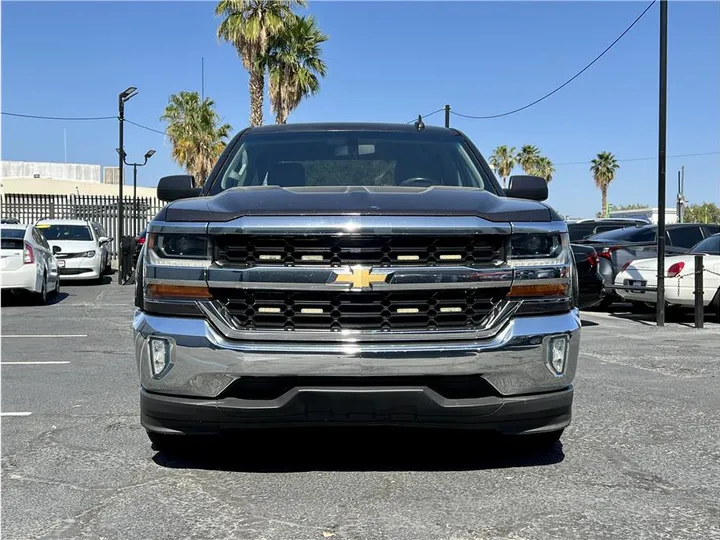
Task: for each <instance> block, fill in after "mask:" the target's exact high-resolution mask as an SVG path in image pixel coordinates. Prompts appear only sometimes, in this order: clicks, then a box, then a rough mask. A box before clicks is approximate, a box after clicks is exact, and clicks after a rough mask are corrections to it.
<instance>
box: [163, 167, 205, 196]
mask: <svg viewBox="0 0 720 540" xmlns="http://www.w3.org/2000/svg"><path fill="white" fill-rule="evenodd" d="M201 192H202V188H196V187H195V178H194V177H193V176H190V175H189V174H177V175H174V176H165V177H163V178H161V179H160V182H158V186H157V198H158V199H160V200H161V201H164V202H171V201H177V200H178V199H189V198H191V197H197V196H198V195H200V193H201Z"/></svg>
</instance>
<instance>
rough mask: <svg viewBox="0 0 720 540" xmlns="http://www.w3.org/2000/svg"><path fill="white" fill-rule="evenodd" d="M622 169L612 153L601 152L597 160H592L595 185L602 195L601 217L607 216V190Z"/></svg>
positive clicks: (591, 169)
mask: <svg viewBox="0 0 720 540" xmlns="http://www.w3.org/2000/svg"><path fill="white" fill-rule="evenodd" d="M619 168H620V165H618V162H617V160H616V159H615V156H614V155H613V154H611V153H610V152H600V153H599V154H598V155H597V157H596V158H595V159H593V160H592V166H591V167H590V171H592V173H593V178H594V179H595V185H596V186H597V187H598V188H599V189H600V193H602V210H601V215H603V216H604V215H605V212H606V209H607V190H608V186H610V182H612V181H613V179H614V178H615V172H616V171H617V170H618V169H619Z"/></svg>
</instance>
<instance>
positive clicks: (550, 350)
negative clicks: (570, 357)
mask: <svg viewBox="0 0 720 540" xmlns="http://www.w3.org/2000/svg"><path fill="white" fill-rule="evenodd" d="M567 349H568V338H567V336H555V337H551V338H550V339H549V340H548V343H547V355H548V359H547V363H548V367H549V368H550V371H552V372H553V373H554V374H555V375H563V374H564V373H565V365H566V364H567Z"/></svg>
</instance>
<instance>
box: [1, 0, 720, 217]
mask: <svg viewBox="0 0 720 540" xmlns="http://www.w3.org/2000/svg"><path fill="white" fill-rule="evenodd" d="M646 5H647V3H646V2H643V3H640V2H625V1H614V2H517V1H512V2H328V1H315V2H311V3H310V7H309V10H308V11H309V12H310V13H311V14H313V15H314V16H315V17H316V19H317V21H318V24H319V25H320V27H321V28H322V29H323V30H324V31H325V32H326V33H328V34H329V35H330V40H329V41H328V42H327V43H326V44H325V47H324V54H325V58H326V61H327V64H328V75H327V77H326V79H325V80H324V81H323V85H322V90H321V92H320V94H319V95H317V96H315V97H313V98H311V99H309V100H307V101H306V102H305V103H303V104H302V105H301V106H300V107H299V109H298V110H296V111H295V112H294V113H293V114H292V115H291V116H290V121H291V122H304V121H316V120H318V121H335V120H352V121H363V120H369V121H398V122H406V121H408V120H411V119H412V118H413V117H415V116H416V115H417V114H418V113H422V114H425V113H429V112H431V111H434V110H436V109H439V108H440V107H442V106H443V105H445V104H446V103H448V104H450V105H451V106H452V108H453V110H455V111H457V112H459V113H465V114H471V115H488V114H495V113H500V112H504V111H506V110H509V109H513V108H516V107H519V106H522V105H524V104H526V103H528V102H530V101H533V100H534V99H536V98H537V97H539V96H541V95H543V94H544V93H546V92H547V91H549V90H551V89H553V88H554V87H556V86H557V85H559V84H560V83H562V82H564V81H565V80H566V79H567V78H569V77H570V76H571V75H573V74H574V73H575V72H576V71H578V70H579V69H580V68H582V67H583V66H584V65H585V64H586V63H587V62H589V61H590V60H591V59H592V58H594V57H595V56H596V55H597V54H598V53H600V52H601V51H602V50H603V49H604V48H605V47H606V46H607V45H608V44H609V43H610V42H611V41H612V40H614V39H615V38H616V37H617V36H618V35H619V34H620V32H622V31H623V30H624V29H625V28H626V26H627V25H628V24H629V23H630V22H632V21H633V20H634V19H635V17H636V16H637V15H638V14H639V13H640V12H641V11H642V10H643V9H644V7H645V6H646ZM214 6H215V4H214V3H212V2H57V1H56V2H47V3H40V2H7V1H5V2H3V3H2V110H3V111H7V112H16V113H24V114H37V115H49V116H112V115H114V114H116V111H117V94H118V93H119V92H120V91H122V90H123V89H125V88H126V87H128V86H137V87H138V88H139V91H140V93H139V95H138V96H136V97H135V98H133V99H132V100H131V101H130V102H129V103H128V104H127V109H126V115H127V118H129V119H131V120H133V121H136V122H139V123H142V124H145V125H147V126H150V127H153V128H155V129H160V130H162V129H163V125H162V124H161V123H160V121H159V119H158V118H159V116H160V115H161V114H162V111H163V108H164V106H165V105H166V103H167V98H168V95H169V94H171V93H173V92H177V91H180V90H199V89H200V73H201V71H200V66H201V57H204V58H205V93H206V95H207V96H209V97H211V98H213V99H214V100H215V102H216V104H217V109H218V111H219V113H220V114H221V115H222V116H223V118H224V119H225V121H227V122H229V123H230V124H232V126H233V132H236V131H238V130H239V129H241V128H242V127H244V126H245V125H246V124H247V121H248V114H249V103H248V93H247V74H246V73H245V71H244V70H243V67H242V64H241V63H240V61H239V59H238V58H237V55H236V53H235V51H234V50H233V49H232V48H231V47H230V46H229V45H227V44H221V43H219V42H218V41H217V39H216V37H215V36H216V34H215V32H216V28H217V24H218V20H217V19H216V18H215V17H214V14H213V9H214ZM658 21H659V5H658V4H656V5H655V6H653V7H652V8H651V10H650V11H649V12H648V13H647V14H646V16H645V17H644V18H643V19H642V20H641V21H640V22H639V23H638V24H637V25H636V26H635V27H634V28H633V29H632V30H631V31H630V33H628V34H627V35H626V36H625V38H623V40H621V41H620V42H619V43H618V44H617V45H616V46H615V47H614V48H613V49H612V50H611V51H610V52H609V53H608V54H606V55H605V56H604V57H603V58H602V59H601V60H600V61H599V62H598V63H596V64H595V65H594V66H593V67H591V68H590V69H589V70H588V71H587V72H585V73H584V74H583V75H582V76H580V77H579V78H578V79H577V80H575V81H574V82H573V83H571V84H570V85H568V86H567V87H566V88H564V89H563V90H561V91H560V92H558V93H557V94H555V95H554V96H552V97H550V98H549V99H547V100H545V101H544V102H542V103H540V104H538V105H536V106H534V107H532V108H530V109H528V110H526V111H523V112H520V113H518V114H515V115H512V116H509V117H505V118H499V119H494V120H469V119H463V118H460V117H457V116H453V117H452V124H453V126H455V127H457V128H459V129H461V130H463V131H464V132H465V133H466V134H467V135H469V136H470V137H471V138H472V139H473V140H474V141H475V143H476V144H477V145H478V147H479V148H480V149H481V151H483V153H484V154H485V155H486V157H487V156H489V155H490V154H491V153H492V150H493V148H494V147H495V146H497V145H499V144H508V145H514V146H520V145H522V144H534V145H536V146H538V147H539V148H540V149H541V150H542V152H543V153H544V154H545V155H547V156H548V157H550V159H552V161H553V162H554V163H556V164H557V165H556V169H557V170H556V174H555V177H554V179H553V181H552V184H551V186H550V194H551V195H550V202H551V204H553V206H555V208H556V209H557V210H558V211H559V212H561V213H563V214H570V215H572V216H591V215H594V213H595V212H597V211H598V210H599V207H600V193H599V191H598V190H597V188H595V186H594V184H593V181H592V178H591V175H590V173H589V171H588V168H589V164H587V163H580V164H567V163H576V162H589V161H590V159H592V158H593V157H594V156H595V155H596V154H597V153H598V152H600V151H611V152H613V153H615V155H616V156H617V158H618V159H619V160H621V168H620V170H619V171H618V175H617V178H616V180H615V181H614V183H613V184H612V185H611V187H610V192H609V200H610V202H611V203H613V204H630V203H650V204H654V201H655V200H656V193H657V188H656V185H657V162H656V161H653V160H645V161H622V160H624V159H634V158H645V157H653V156H655V155H657V106H658V91H657V84H658V75H657V73H658V71H657V70H658V24H659V22H658ZM668 78H669V88H668V154H669V155H676V154H689V153H700V152H719V151H720V3H718V2H690V1H684V0H678V1H674V2H670V5H669V68H668ZM265 110H266V117H265V118H266V122H272V121H273V117H272V116H271V114H270V110H269V103H268V101H267V99H266V103H265ZM442 121H443V115H442V113H439V114H437V115H435V116H433V117H432V118H430V119H428V120H427V122H428V123H436V124H440V123H442ZM63 129H65V130H66V132H67V146H68V150H67V158H68V161H69V162H74V163H96V164H102V165H115V164H117V157H116V153H115V148H116V146H117V122H116V121H113V120H106V121H100V122H68V121H46V120H29V119H20V118H11V117H8V116H3V117H2V157H3V159H8V160H28V161H60V162H61V161H64V149H63ZM148 148H154V149H156V150H157V154H156V155H155V156H154V157H153V158H152V159H151V160H150V163H149V164H148V165H147V166H146V167H145V168H144V169H141V170H140V172H139V177H140V181H139V183H140V184H142V185H148V186H153V185H155V184H156V183H157V180H158V178H160V177H161V176H164V175H165V174H173V173H176V172H178V170H179V169H178V167H177V166H176V165H175V164H174V163H173V162H172V160H171V157H170V148H169V146H168V144H167V143H166V142H164V139H163V137H162V136H161V135H158V134H155V133H152V132H148V131H145V130H142V129H140V128H137V127H135V126H132V125H128V126H127V128H126V151H127V152H128V154H129V159H137V160H141V158H142V155H143V154H144V153H145V151H146V150H147V149H148ZM681 165H684V166H685V171H686V173H685V174H686V197H687V198H688V199H689V200H690V201H691V203H694V202H702V201H712V202H715V203H720V154H714V155H708V156H698V157H687V158H672V159H669V160H668V180H669V182H668V202H669V203H670V204H674V201H675V184H676V177H677V170H678V169H679V167H680V166H681Z"/></svg>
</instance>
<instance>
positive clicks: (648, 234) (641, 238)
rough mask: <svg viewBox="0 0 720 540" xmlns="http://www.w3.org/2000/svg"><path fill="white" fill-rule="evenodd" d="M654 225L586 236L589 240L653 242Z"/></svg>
mask: <svg viewBox="0 0 720 540" xmlns="http://www.w3.org/2000/svg"><path fill="white" fill-rule="evenodd" d="M655 235H656V233H655V227H653V226H650V227H625V228H623V229H615V230H613V231H605V232H603V233H599V234H595V235H593V236H590V237H588V238H586V240H588V241H590V242H654V241H655Z"/></svg>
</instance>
